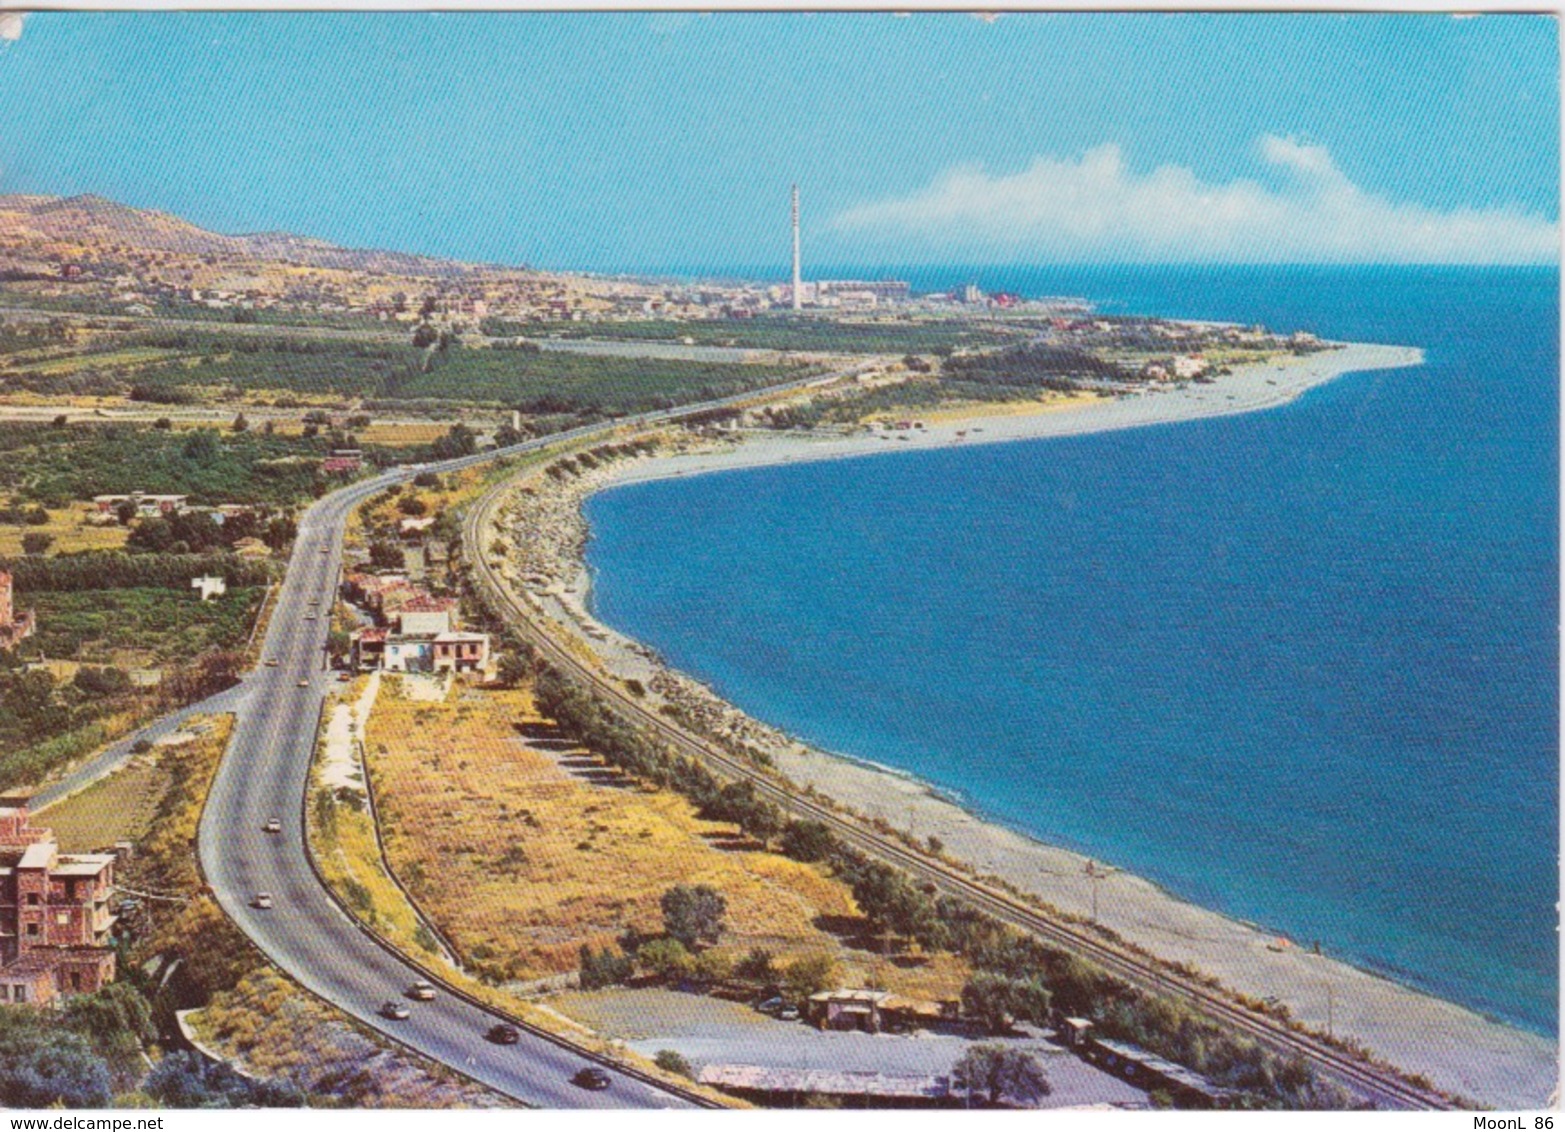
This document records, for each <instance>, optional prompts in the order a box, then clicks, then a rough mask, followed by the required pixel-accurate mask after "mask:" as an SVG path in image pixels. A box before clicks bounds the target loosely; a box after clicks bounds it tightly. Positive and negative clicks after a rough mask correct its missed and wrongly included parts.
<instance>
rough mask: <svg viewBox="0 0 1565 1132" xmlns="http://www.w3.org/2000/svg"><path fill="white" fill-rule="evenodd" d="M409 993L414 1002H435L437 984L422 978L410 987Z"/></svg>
mask: <svg viewBox="0 0 1565 1132" xmlns="http://www.w3.org/2000/svg"><path fill="white" fill-rule="evenodd" d="M407 995H408V997H409V998H411V999H412V1000H413V1001H414V1002H433V1001H434V999H435V984H434V983H426V982H424V981H423V980H422V979H420V980H419V981H418V982H416V983H414V984H413V985H412V986H410V987H409V988H408V990H407Z"/></svg>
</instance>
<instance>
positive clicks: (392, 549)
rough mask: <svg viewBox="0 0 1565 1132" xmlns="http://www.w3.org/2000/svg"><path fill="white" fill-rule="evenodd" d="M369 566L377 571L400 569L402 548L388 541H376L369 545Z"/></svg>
mask: <svg viewBox="0 0 1565 1132" xmlns="http://www.w3.org/2000/svg"><path fill="white" fill-rule="evenodd" d="M370 565H371V566H373V567H375V568H376V569H377V570H400V569H402V566H403V560H402V548H401V547H400V546H398V545H397V544H396V543H394V542H391V541H390V540H388V539H376V540H375V541H374V542H372V543H370Z"/></svg>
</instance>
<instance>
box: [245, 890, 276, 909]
mask: <svg viewBox="0 0 1565 1132" xmlns="http://www.w3.org/2000/svg"><path fill="white" fill-rule="evenodd" d="M271 906H272V894H271V893H270V892H257V893H256V894H255V899H254V900H252V901H250V907H252V908H260V909H263V910H264V909H267V908H270V907H271Z"/></svg>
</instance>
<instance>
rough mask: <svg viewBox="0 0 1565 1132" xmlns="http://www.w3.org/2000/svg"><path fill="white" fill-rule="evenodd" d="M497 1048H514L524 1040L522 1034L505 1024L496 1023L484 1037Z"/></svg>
mask: <svg viewBox="0 0 1565 1132" xmlns="http://www.w3.org/2000/svg"><path fill="white" fill-rule="evenodd" d="M484 1037H486V1038H488V1039H489V1040H490V1041H492V1042H494V1044H495V1045H497V1046H514V1045H515V1044H516V1043H517V1042H519V1041H521V1040H522V1032H521V1031H520V1030H518V1029H517V1028H516V1027H515V1026H512V1025H509V1024H508V1023H505V1022H496V1023H495V1024H494V1025H493V1026H490V1027H489V1032H488V1033H486V1034H485V1035H484Z"/></svg>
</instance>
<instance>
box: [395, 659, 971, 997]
mask: <svg viewBox="0 0 1565 1132" xmlns="http://www.w3.org/2000/svg"><path fill="white" fill-rule="evenodd" d="M550 731H551V728H550V726H549V724H548V723H547V721H544V720H541V719H540V718H539V717H538V716H537V715H536V714H535V713H534V712H533V710H532V703H531V699H530V696H529V695H528V694H527V693H526V692H525V691H510V692H480V691H473V690H468V691H465V692H463V693H461V694H459V695H458V696H456V697H453V698H452V699H451V700H450V701H448V702H446V703H443V704H430V703H413V702H409V701H407V700H405V699H402V698H400V697H398V696H397V695H396V694H395V693H394V692H393V691H392V690H391V689H390V688H383V689H382V692H381V697H380V700H379V701H378V702H377V704H376V707H375V711H374V713H373V714H372V716H371V718H370V723H369V727H368V729H367V734H366V750H367V752H368V753H367V758H368V763H369V767H370V771H371V776H372V779H373V782H374V784H375V792H376V803H377V806H378V808H379V813H380V817H381V821H382V832H383V836H384V837H385V840H386V844H387V852H388V854H389V856H390V859H391V864H392V867H393V869H394V870H396V872H397V874H398V875H399V876H400V877H401V878H402V879H403V881H404V882H405V883H406V884H407V885H408V887H409V889H410V891H411V892H412V893H413V895H414V898H415V899H417V900H418V901H419V903H420V905H421V906H422V907H423V908H424V910H425V912H426V913H427V914H428V915H429V916H430V917H431V919H432V920H433V921H434V922H435V923H436V924H438V925H439V926H440V927H441V929H442V930H443V931H444V932H445V933H446V934H447V935H448V936H449V937H450V938H451V940H452V941H453V943H454V944H455V946H456V947H457V949H458V951H460V952H461V953H462V954H463V956H464V958H465V959H467V960H468V962H469V963H470V965H471V966H473V967H474V968H475V969H481V970H484V971H486V972H487V973H489V974H490V975H491V977H500V978H507V979H527V978H535V977H540V976H547V975H551V974H557V973H561V972H565V971H571V970H574V969H575V968H576V967H577V965H578V961H579V957H578V953H579V949H580V948H581V946H582V945H583V944H588V945H591V946H593V947H604V946H607V945H611V944H613V943H614V942H615V941H616V940H618V939H619V938H620V937H621V936H622V935H623V934H624V933H625V932H626V930H627V929H633V930H635V931H637V932H641V933H644V934H646V935H655V934H658V933H660V932H661V931H662V913H661V910H660V908H659V901H660V899H661V898H662V896H663V894H664V893H665V892H666V891H667V890H668V889H670V888H672V887H673V886H674V885H677V884H708V885H711V886H712V887H714V888H716V889H717V890H718V891H719V892H721V893H722V894H723V896H724V898H725V899H726V900H727V905H728V910H727V916H726V924H727V927H726V931H725V932H724V934H723V938H722V940H721V942H720V943H719V944H718V946H717V947H716V948H715V949H714V950H715V951H717V952H718V953H721V954H726V955H728V956H729V957H731V958H734V959H738V958H740V957H742V956H743V955H744V954H745V953H746V952H747V951H749V950H750V949H752V948H764V949H766V950H768V951H771V952H772V953H773V954H774V955H775V956H776V957H777V958H778V960H779V961H780V962H781V963H783V964H784V965H786V963H787V961H788V960H789V959H790V958H793V957H798V956H803V955H809V954H816V953H822V952H825V953H829V954H832V955H835V956H836V957H837V958H838V960H839V962H840V963H841V965H842V969H843V975H844V978H845V979H847V980H849V981H850V982H854V983H862V982H863V981H869V980H874V981H877V982H880V983H882V984H884V985H886V986H887V987H889V988H891V989H894V990H898V991H900V992H903V993H908V994H913V995H918V996H921V997H925V996H927V997H952V996H953V995H954V994H956V993H958V992H959V990H960V987H961V984H962V982H963V980H964V978H965V976H966V968H965V966H964V965H963V964H962V963H961V962H960V961H959V960H956V959H953V958H950V957H946V956H937V957H933V958H930V959H927V960H923V961H917V962H913V963H911V964H906V965H903V964H893V963H882V962H881V961H880V959H879V957H878V956H877V955H876V954H874V953H873V952H872V951H869V950H863V949H861V948H860V947H859V946H856V944H857V943H859V942H860V941H859V940H858V939H857V938H856V937H857V929H858V928H859V927H861V921H860V920H859V918H858V912H857V908H856V907H855V906H854V903H853V898H852V894H851V892H850V891H849V890H848V888H847V887H846V886H845V885H844V884H842V883H841V882H840V881H838V880H836V879H834V878H832V877H831V876H830V875H829V874H828V872H827V871H826V870H825V869H824V867H823V866H818V865H809V864H803V863H800V862H797V861H794V860H791V859H789V858H787V857H783V856H781V855H779V854H776V853H772V852H767V851H765V850H764V849H762V848H761V847H760V846H759V845H757V844H756V843H754V842H750V841H748V840H746V839H745V838H743V837H741V836H740V835H739V834H738V833H737V830H736V828H735V827H734V826H733V825H731V824H728V823H723V822H714V821H706V820H704V819H702V818H700V817H698V816H697V815H696V812H695V810H694V808H693V807H692V806H691V804H690V803H689V802H688V801H686V800H685V799H684V798H683V797H681V796H680V795H678V794H676V793H674V792H672V791H663V790H653V789H647V788H644V787H642V786H639V785H637V784H634V783H631V782H629V781H627V780H625V779H624V778H622V777H621V776H619V775H618V774H617V773H616V772H614V771H613V770H611V769H610V768H607V767H605V766H603V765H602V764H601V763H600V762H599V761H598V760H597V759H595V758H593V757H591V756H590V755H587V754H586V753H585V752H582V751H580V750H575V749H571V748H570V747H569V746H568V745H567V744H564V743H562V742H561V741H559V740H555V739H551V738H549V737H548V736H549V733H550ZM524 732H526V735H524ZM551 748H552V749H551ZM850 941H851V942H850ZM904 964H905V961H904Z"/></svg>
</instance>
